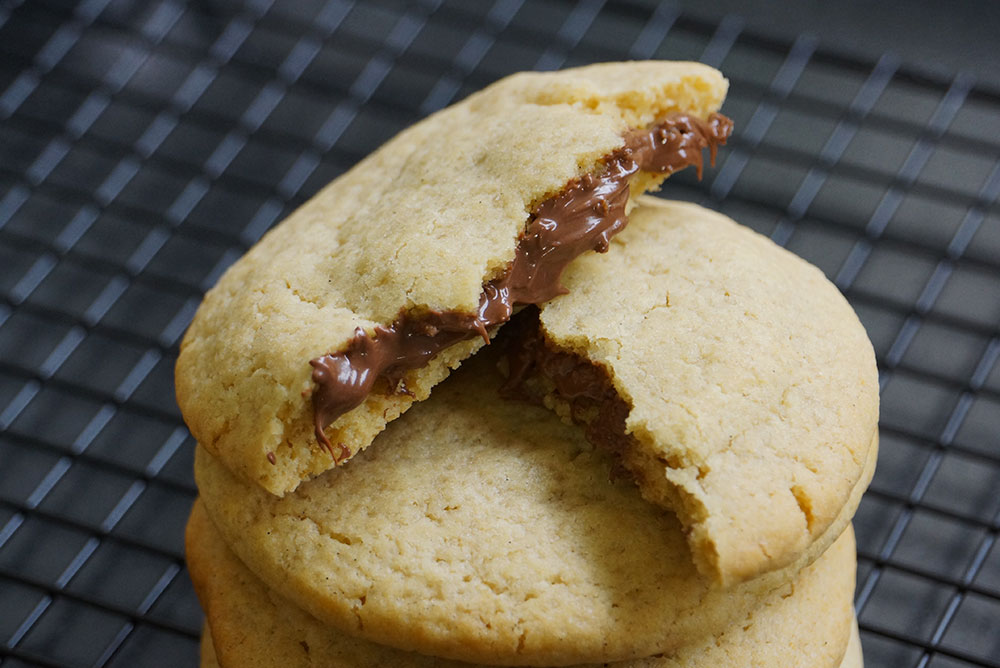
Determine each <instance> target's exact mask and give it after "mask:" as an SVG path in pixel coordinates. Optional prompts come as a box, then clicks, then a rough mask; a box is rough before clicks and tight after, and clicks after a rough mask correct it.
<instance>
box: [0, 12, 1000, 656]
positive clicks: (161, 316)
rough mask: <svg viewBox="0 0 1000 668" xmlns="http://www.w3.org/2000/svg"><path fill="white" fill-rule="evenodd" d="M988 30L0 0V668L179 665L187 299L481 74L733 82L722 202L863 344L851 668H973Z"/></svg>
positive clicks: (998, 131) (735, 17)
mask: <svg viewBox="0 0 1000 668" xmlns="http://www.w3.org/2000/svg"><path fill="white" fill-rule="evenodd" d="M998 35H1000V20H998V9H997V5H996V4H995V3H990V2H971V1H970V2H965V3H960V2H956V3H942V2H936V3H934V2H927V1H924V0H920V1H916V2H901V3H869V2H860V1H858V0H851V1H845V2H838V3H830V2H823V3H820V2H789V3H777V2H760V1H757V2H749V3H748V2H736V1H735V0H732V1H730V0H716V1H715V2H693V1H692V2H686V1H685V2H681V3H664V4H659V5H658V4H655V3H651V2H642V1H638V0H636V1H633V2H597V1H587V2H579V3H571V2H562V1H558V0H532V1H530V2H521V1H519V0H497V1H496V2H462V1H459V0H440V1H438V0H424V1H422V2H398V1H394V0H372V1H371V2H353V1H351V0H295V1H291V2H289V1H285V0H282V1H280V2H272V1H271V0H251V1H248V2H245V3H244V2H237V1H235V0H234V1H232V2H230V1H224V0H216V1H208V0H206V1H203V2H191V3H183V2H179V1H177V0H158V1H156V0H154V1H153V2H139V1H138V0H92V1H88V2H80V3H73V2H64V1H61V0H34V1H31V2H23V3H22V2H12V1H10V0H0V665H2V666H3V668H9V667H13V666H25V665H44V666H91V665H93V666H100V665H114V666H163V665H194V664H195V663H196V652H197V642H198V635H199V632H200V625H201V614H200V611H199V608H198V605H197V601H196V600H195V598H194V595H193V593H192V591H191V587H190V583H189V582H188V579H187V575H186V572H185V570H184V563H183V547H182V534H183V525H184V522H185V520H186V514H187V511H188V509H189V507H190V504H191V501H192V499H193V498H194V494H195V490H194V486H193V483H192V481H191V470H190V469H191V454H192V447H193V443H192V442H191V440H190V437H189V436H188V434H187V431H186V429H185V428H184V426H183V424H182V422H181V420H180V416H179V414H178V411H177V408H176V404H175V403H174V400H173V385H172V366H173V362H174V359H175V357H176V346H177V343H178V340H179V338H180V336H181V335H182V334H183V331H184V328H185V327H186V325H187V323H188V322H189V320H190V318H191V316H192V314H193V312H194V310H195V308H196V307H197V304H198V300H199V298H200V295H201V293H202V292H203V291H204V290H205V289H206V288H207V287H209V286H210V285H211V284H212V283H213V282H214V281H215V280H216V279H217V277H218V276H219V275H220V273H221V272H222V271H223V270H224V269H225V267H227V266H228V265H229V264H230V263H232V262H233V261H234V260H235V259H236V258H237V257H239V255H240V254H241V253H242V252H244V251H245V249H246V248H247V247H248V246H249V245H250V244H252V243H253V242H254V241H255V240H256V239H258V238H259V237H260V235H261V234H262V233H263V232H264V231H265V230H266V229H267V228H268V227H269V226H270V225H272V224H274V223H275V222H276V221H278V220H280V219H281V217H282V216H283V215H285V214H286V213H287V212H288V211H290V210H291V209H292V208H294V207H295V206H296V205H297V204H299V203H301V202H302V201H304V200H305V199H306V198H308V196H309V195H310V194H312V193H313V192H315V191H316V190H317V189H318V188H319V187H320V186H321V185H323V184H324V183H326V182H327V181H329V180H330V179H332V178H334V177H335V176H336V175H338V174H339V173H341V172H342V171H344V170H345V169H347V168H348V167H350V166H351V165H352V164H353V163H355V162H356V161H357V160H358V159H360V158H361V157H362V156H364V155H365V154H366V153H368V152H369V151H371V150H372V149H373V148H375V147H376V146H378V145H379V144H380V143H382V142H383V141H385V140H386V139H387V138H388V137H390V136H392V135H393V134H395V133H396V132H398V131H399V130H400V129H401V128H403V127H405V126H406V125H408V124H410V123H412V122H413V121H415V120H417V119H419V118H420V117H422V116H424V115H426V114H427V113H429V112H431V111H433V110H435V109H437V108H440V107H441V106H444V105H446V104H448V103H450V102H452V101H454V100H456V99H459V98H461V97H463V96H464V95H466V94H468V93H469V92H470V91H472V90H476V89H478V88H481V87H482V86H484V85H486V84H488V83H490V82H491V81H494V80H495V79H497V78H498V77H500V76H503V75H504V74H507V73H509V72H512V71H516V70H520V69H532V68H537V69H552V68H557V67H565V66H571V65H576V64H582V63H586V62H593V61H599V60H613V59H623V58H630V57H635V58H639V57H658V58H678V59H694V60H702V61H704V62H708V63H710V64H712V65H715V66H717V67H720V68H721V69H722V70H723V72H724V73H725V74H726V75H727V76H728V77H729V78H730V80H731V91H730V96H729V99H728V100H727V102H726V106H725V108H724V111H725V112H726V113H728V114H729V115H730V116H732V117H733V118H734V120H735V121H736V123H737V135H736V138H735V139H734V141H732V142H731V144H730V147H729V148H727V149H726V150H725V151H724V153H723V154H722V156H721V159H720V162H719V165H718V167H717V168H716V169H715V170H712V171H709V172H708V173H707V174H706V178H705V180H704V181H702V182H700V183H699V182H697V181H696V180H695V179H694V177H693V175H692V174H689V173H682V174H678V175H676V176H675V177H673V178H671V179H670V181H669V182H668V184H667V186H666V188H665V190H664V193H663V194H664V195H665V196H669V197H676V198H684V199H692V200H695V201H699V202H702V203H704V204H706V205H708V206H711V207H714V208H718V209H721V210H723V211H724V212H726V213H728V214H730V215H732V216H733V217H735V218H737V219H738V220H740V221H741V222H744V223H745V224H747V225H750V226H752V227H753V228H754V229H757V230H758V231H760V232H762V233H764V234H767V235H770V236H771V237H772V238H773V239H774V240H775V241H777V242H778V243H780V244H782V245H785V246H786V247H788V248H790V249H791V250H792V251H794V252H796V253H799V254H800V255H802V256H804V257H806V258H807V259H809V260H810V261H812V262H814V263H815V264H817V265H818V266H819V267H820V268H822V269H823V270H824V271H825V272H826V273H827V275H828V276H829V277H830V278H831V279H832V280H834V281H835V282H836V284H837V285H838V287H840V288H841V290H843V291H844V292H845V294H846V295H847V296H848V298H849V299H850V300H851V302H852V304H853V305H854V306H855V308H856V309H857V311H858V313H859V315H860V316H861V318H862V320H863V322H864V323H865V325H866V327H867V328H868V331H869V334H870V336H871V338H872V341H873V343H874V345H875V348H876V352H877V354H878V358H879V365H880V374H881V375H880V380H881V385H882V402H883V403H882V430H881V438H882V448H881V454H880V462H879V469H878V473H877V474H876V478H875V481H874V483H873V485H872V489H871V491H870V492H869V494H868V495H867V496H866V497H865V500H864V501H863V502H862V505H861V508H860V510H859V513H858V516H857V519H856V528H857V532H858V539H859V580H858V594H857V608H858V611H859V618H860V621H861V628H862V635H863V640H864V645H865V651H866V659H867V664H868V665H869V666H876V667H877V666H886V667H896V666H921V667H923V666H932V667H934V668H959V667H967V666H1000V547H998V546H996V539H997V535H998V530H1000V494H998V490H1000V443H998V436H997V434H998V432H1000V364H998V363H997V358H998V357H1000V336H998V334H1000V271H998V270H1000V213H998V206H997V197H998V195H1000V166H998V164H1000V163H998V161H1000V68H997V67H996V65H995V62H994V60H995V58H996V55H997V54H998V53H1000V48H998V46H1000V41H998V37H997V36H998Z"/></svg>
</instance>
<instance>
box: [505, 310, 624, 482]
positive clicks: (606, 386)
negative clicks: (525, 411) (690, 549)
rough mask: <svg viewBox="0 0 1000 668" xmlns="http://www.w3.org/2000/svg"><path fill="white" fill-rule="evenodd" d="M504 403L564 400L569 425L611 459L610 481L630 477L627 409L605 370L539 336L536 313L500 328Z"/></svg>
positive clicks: (528, 313)
mask: <svg viewBox="0 0 1000 668" xmlns="http://www.w3.org/2000/svg"><path fill="white" fill-rule="evenodd" d="M502 359H503V360H504V361H505V362H506V366H507V380H506V382H505V383H504V385H503V387H501V388H500V394H501V396H503V397H504V398H506V399H519V400H524V401H528V402H529V403H533V404H539V405H543V404H544V403H545V398H546V397H552V398H554V399H555V400H556V401H560V402H563V403H564V404H565V405H566V406H567V407H568V408H569V417H570V418H572V420H573V422H575V423H577V424H580V425H583V426H584V434H585V435H586V437H587V440H588V441H589V442H590V443H591V444H593V445H594V446H596V447H601V448H605V449H606V450H609V451H610V452H611V454H612V455H613V456H614V462H615V463H614V467H613V468H612V470H611V477H612V478H625V479H631V478H632V474H631V473H630V472H629V471H628V470H626V469H625V467H624V466H623V465H622V456H623V455H624V454H625V451H626V450H627V449H628V448H629V447H630V446H631V445H632V437H631V436H629V435H628V434H626V433H625V419H626V418H627V417H628V414H629V410H630V409H629V405H628V404H627V403H626V402H625V401H624V400H623V399H622V398H621V397H620V396H618V392H617V391H615V388H614V386H613V385H612V384H611V379H610V378H609V377H608V373H607V371H605V369H604V367H602V366H600V365H599V364H594V363H593V362H591V361H590V360H588V359H585V358H582V357H580V356H578V355H574V354H573V353H568V352H564V351H561V350H557V349H555V348H553V347H551V346H550V345H549V343H548V342H547V341H546V340H545V337H544V335H543V334H542V329H541V326H540V324H539V318H538V309H537V308H528V309H525V310H524V311H522V312H521V313H519V314H518V316H517V317H516V318H514V319H513V320H512V321H511V323H510V324H509V325H508V326H507V327H504V329H503V358H502Z"/></svg>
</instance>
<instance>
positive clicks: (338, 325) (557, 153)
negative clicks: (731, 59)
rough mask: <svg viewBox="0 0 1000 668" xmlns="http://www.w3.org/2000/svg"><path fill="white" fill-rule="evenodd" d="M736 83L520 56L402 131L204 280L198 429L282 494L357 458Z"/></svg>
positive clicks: (701, 140)
mask: <svg viewBox="0 0 1000 668" xmlns="http://www.w3.org/2000/svg"><path fill="white" fill-rule="evenodd" d="M726 86H727V83H726V80H725V79H724V78H723V77H722V76H721V75H720V74H719V73H718V72H717V71H716V70H714V69H712V68H710V67H706V66H703V65H699V64H696V63H671V62H632V63H611V64H600V65H593V66H589V67H585V68H580V69H576V70H567V71H564V72H557V73H523V74H518V75H515V76H512V77H508V78H506V79H503V80H502V81H500V82H498V83H496V84H494V85H492V86H490V87H489V88H487V89H485V90H483V91H481V92H479V93H477V94H475V95H472V96H470V97H469V98H467V99H466V100H464V101H463V102H460V103H458V104H456V105H454V106H452V107H449V108H448V109H445V110H443V111H441V112H438V113H436V114H434V115H433V116H431V117H429V118H427V119H425V120H424V121H422V122H420V123H418V124H417V125H415V126H413V127H411V128H410V129H408V130H406V131H404V132H402V133H400V134H399V135H398V136H396V137H395V138H394V139H392V140H390V141H389V142H388V143H386V144H385V145H384V146H383V147H382V148H380V149H378V150H377V151H376V152H375V153H373V154H372V155H371V156H369V157H368V158H366V159H365V160H363V161H362V162H360V163H359V164H358V165H357V166H355V167H354V168H353V169H351V170H350V171H349V172H348V173H346V174H344V175H343V176H342V177H340V178H338V179H337V180H336V181H334V182H333V183H331V184H330V185H329V186H327V187H326V188H325V189H324V190H322V191H321V192H320V193H319V194H317V195H316V196H315V197H314V198H313V199H312V200H310V201H309V202H307V203H306V204H305V205H303V206H302V207H301V208H300V209H298V210H297V211H296V212H295V213H293V214H292V215H291V216H290V217H289V218H288V219H287V220H285V221H284V222H282V223H281V224H280V225H278V226H277V227H276V228H275V229H274V230H272V231H271V232H269V233H268V234H267V235H265V237H264V238H263V239H262V240H261V241H260V243H258V244H257V245H256V246H255V247H253V248H252V249H251V250H250V251H249V252H248V253H247V254H246V255H245V256H244V257H243V258H242V259H241V260H239V261H238V262H237V263H236V264H235V265H233V266H232V267H231V268H230V269H229V270H228V271H227V272H226V273H225V274H224V276H223V277H222V278H221V279H220V280H219V282H218V284H217V285H216V286H215V287H214V288H213V289H212V290H210V291H209V292H208V294H207V295H206V296H205V300H204V302H203V304H202V305H201V307H200V308H199V310H198V312H197V314H196V316H195V318H194V320H193V322H192V324H191V326H190V328H189V330H188V332H187V334H186V335H185V337H184V340H183V341H182V343H181V351H180V356H179V358H178V360H177V368H176V387H177V401H178V404H179V405H180V407H181V410H182V412H183V415H184V418H185V421H186V422H187V424H188V426H189V427H190V429H191V432H192V433H193V434H194V436H195V438H196V439H197V440H198V441H199V442H200V443H201V444H202V445H203V446H204V447H205V448H207V449H208V450H209V451H210V452H212V453H213V454H214V455H215V456H216V457H218V458H219V459H220V460H221V461H222V462H224V463H225V465H226V466H228V467H229V468H230V469H232V470H233V471H235V472H236V473H237V474H238V475H240V476H241V477H243V478H245V479H246V480H249V481H251V482H254V483H257V484H259V485H261V486H262V487H264V488H265V489H267V490H268V491H270V492H272V493H274V494H283V493H285V492H288V491H290V490H292V489H294V488H295V487H296V486H298V484H299V483H300V482H301V481H302V480H304V479H307V478H309V477H311V476H314V475H316V474H318V473H320V472H322V471H324V470H327V469H329V468H331V467H333V466H334V465H336V464H337V463H342V462H343V461H346V460H347V459H348V458H350V457H351V456H353V455H354V454H356V453H357V452H358V451H359V450H361V449H362V448H364V447H366V446H367V445H368V444H369V443H370V442H371V440H372V438H373V437H374V436H375V434H377V433H378V432H379V431H381V430H382V429H383V428H384V426H385V424H386V423H387V422H388V421H390V420H392V419H394V418H395V417H397V416H398V415H399V414H400V413H402V412H403V411H404V410H406V409H407V407H408V406H410V404H412V403H413V402H414V401H417V400H420V399H423V398H425V397H427V396H428V394H429V392H430V389H431V387H432V386H433V385H434V384H435V383H437V382H439V381H440V380H441V379H442V378H444V377H445V376H446V375H447V374H448V371H449V369H451V368H453V367H455V366H457V365H458V364H459V362H460V361H461V360H462V359H464V358H465V357H467V356H468V355H470V354H471V353H472V352H473V351H474V350H475V349H477V348H478V347H480V346H481V345H483V342H484V341H485V340H487V338H488V336H489V334H490V333H491V332H492V331H493V330H494V329H495V327H496V326H497V325H500V324H502V323H503V322H504V321H505V320H506V318H507V317H508V316H509V314H510V310H511V309H512V308H513V307H515V306H517V305H519V304H524V303H537V302H541V301H544V300H546V299H548V298H550V297H552V296H554V295H555V294H559V293H560V292H561V288H560V283H559V274H560V272H561V269H562V267H563V266H565V264H566V263H567V262H569V261H570V259H571V257H572V256H573V255H574V254H579V253H581V252H584V251H586V250H590V249H597V250H601V249H603V248H605V247H606V245H607V242H608V239H609V238H610V237H611V236H612V235H613V234H614V233H616V232H617V231H618V230H620V229H621V228H622V227H623V226H624V224H625V220H626V219H625V211H626V209H627V207H628V205H629V198H630V195H631V194H633V193H638V192H641V191H642V190H644V189H646V188H649V187H652V186H655V185H656V184H657V183H659V182H660V181H661V180H662V179H663V178H665V176H667V175H668V174H669V173H671V172H672V171H676V170H677V169H680V168H683V167H684V166H686V165H688V164H694V165H696V166H697V167H698V168H699V169H700V167H701V161H702V159H703V158H702V153H703V151H702V149H704V148H710V149H712V152H713V154H714V148H715V146H717V145H718V144H719V143H722V142H724V141H725V138H726V136H728V133H729V129H730V127H731V125H730V124H729V123H728V120H726V119H724V118H723V117H720V116H717V115H716V116H713V115H712V114H713V112H715V111H716V110H717V109H718V108H719V106H720V104H721V102H722V98H723V96H724V94H725V90H726Z"/></svg>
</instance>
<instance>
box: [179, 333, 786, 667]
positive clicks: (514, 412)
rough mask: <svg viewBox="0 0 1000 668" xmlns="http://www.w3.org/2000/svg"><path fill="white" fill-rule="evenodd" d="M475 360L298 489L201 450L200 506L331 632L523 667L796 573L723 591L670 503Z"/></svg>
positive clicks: (719, 617) (662, 633)
mask: <svg viewBox="0 0 1000 668" xmlns="http://www.w3.org/2000/svg"><path fill="white" fill-rule="evenodd" d="M494 359H495V358H494V356H493V354H492V353H490V354H486V352H485V351H484V353H481V354H480V355H477V356H476V357H475V358H474V359H472V360H469V361H468V362H466V363H465V364H464V365H463V367H462V368H461V369H460V370H459V371H458V372H456V373H455V374H454V375H453V377H452V378H450V379H449V380H448V381H447V382H445V383H442V384H441V385H439V386H438V388H436V390H435V394H434V397H433V398H432V399H431V400H429V401H426V402H422V403H421V404H420V405H418V406H416V407H414V408H413V409H412V410H410V411H409V412H408V413H407V415H405V416H404V417H402V418H400V419H399V420H396V421H394V422H393V423H392V424H391V425H389V427H388V428H387V429H386V431H384V432H383V433H382V434H381V435H380V436H379V437H378V439H376V442H375V443H374V444H373V445H372V447H370V448H368V449H367V450H365V451H364V452H363V453H361V454H360V455H358V456H357V457H355V458H354V459H353V460H352V461H351V462H350V463H349V464H348V465H346V466H344V467H340V468H337V469H335V470H333V471H329V472H327V473H326V474H324V475H323V476H320V477H318V478H316V479H314V480H312V481H309V482H308V483H304V484H303V485H301V486H300V487H299V489H297V490H296V491H295V492H292V493H289V494H286V495H285V496H284V497H283V498H278V497H275V496H273V495H271V494H269V493H267V492H266V491H264V490H263V489H261V488H260V487H258V486H256V485H253V484H250V483H247V482H246V481H244V480H242V479H240V478H238V477H237V476H235V475H233V474H232V473H231V472H230V471H229V470H228V469H227V468H226V467H225V466H223V465H222V464H221V463H220V462H219V461H218V460H217V459H215V458H214V457H212V456H211V455H210V454H209V453H208V452H207V451H205V450H204V449H203V448H198V450H197V452H196V462H195V475H196V479H197V482H198V486H199V489H200V493H201V497H202V500H203V502H204V504H205V507H206V509H207V510H208V513H209V515H210V516H211V517H212V519H213V521H214V523H215V525H216V526H217V527H218V529H219V531H220V533H221V534H222V536H223V538H224V539H225V541H226V543H227V544H229V545H230V547H231V548H232V550H233V551H234V552H235V553H236V554H237V555H238V556H239V558H240V559H241V560H242V561H243V562H244V563H246V564H247V566H248V567H249V568H250V569H251V570H252V571H253V572H254V573H255V574H256V575H257V576H258V577H260V578H261V579H262V580H263V581H264V582H266V583H267V584H268V586H269V587H271V588H273V589H274V590H275V591H277V592H279V593H281V594H282V595H284V596H287V597H288V598H290V599H291V600H293V601H294V602H295V604H296V605H298V606H299V607H301V608H303V609H305V610H307V611H308V612H310V613H311V614H313V615H315V616H316V617H318V618H319V619H321V620H323V621H324V622H325V623H326V624H328V625H329V626H331V627H333V628H336V629H339V630H341V631H342V632H344V633H348V634H352V635H356V636H358V637H363V638H365V639H368V640H371V641H373V642H376V643H381V644H387V645H393V646H396V647H398V648H400V649H405V650H412V651H419V652H423V653H427V654H433V655H437V656H444V657H449V658H453V659H459V660H464V661H472V662H479V663H508V664H522V665H533V664H537V665H546V664H567V663H579V662H583V661H616V660H623V659H631V658H637V657H643V656H648V655H651V654H655V653H657V652H669V651H673V650H674V649H676V648H678V647H680V646H682V645H684V644H685V643H687V642H689V639H690V638H691V637H692V635H700V634H704V633H712V632H718V631H720V630H721V629H723V628H725V626H726V625H727V624H729V623H730V622H731V621H732V620H733V619H735V618H738V617H740V616H741V615H745V614H747V611H748V610H749V609H750V608H752V607H753V606H754V605H756V601H758V600H759V597H760V595H761V593H762V592H765V591H769V590H770V589H772V588H774V587H775V586H777V585H778V584H781V583H784V582H786V581H787V580H788V579H789V578H791V577H792V575H794V572H797V568H798V566H796V569H795V570H793V571H791V572H789V573H785V572H780V571H779V572H775V573H773V574H771V575H769V576H768V577H766V578H758V579H756V580H752V581H750V582H746V583H743V584H740V585H738V586H736V587H733V588H732V589H729V590H726V591H723V590H720V589H718V588H717V587H715V586H714V585H713V583H712V582H711V581H710V580H709V579H707V578H704V577H702V576H700V575H699V574H698V572H697V570H696V568H695V566H694V562H693V560H692V557H691V554H690V551H689V548H688V545H687V541H686V540H685V535H684V533H683V532H682V530H681V527H680V525H679V523H678V522H677V520H676V518H675V516H674V515H673V513H670V512H669V511H666V510H664V509H662V508H659V507H657V506H655V505H652V504H649V503H647V502H646V501H644V500H643V499H642V498H641V497H640V495H639V492H638V490H637V488H636V486H635V484H634V483H633V482H632V481H631V480H627V479H620V478H619V479H616V480H614V481H611V480H609V471H610V470H611V468H612V464H613V462H612V458H611V455H610V454H609V453H607V452H606V451H604V450H603V449H599V448H594V447H593V446H591V445H590V444H589V443H588V442H587V441H586V440H585V439H584V437H583V434H582V433H581V430H579V429H578V428H577V427H575V426H573V425H568V424H564V423H563V422H561V421H560V420H559V419H558V418H557V417H556V416H555V415H553V414H552V413H551V412H550V411H548V410H546V409H544V408H539V407H534V406H528V405H525V404H523V403H521V402H513V401H506V400H503V399H501V398H499V397H498V396H497V391H496V388H497V387H498V386H499V384H500V381H501V379H500V376H499V374H498V373H497V372H496V371H495V368H494V367H495V363H494Z"/></svg>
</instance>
